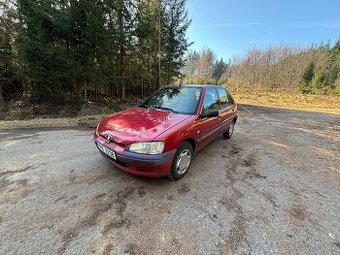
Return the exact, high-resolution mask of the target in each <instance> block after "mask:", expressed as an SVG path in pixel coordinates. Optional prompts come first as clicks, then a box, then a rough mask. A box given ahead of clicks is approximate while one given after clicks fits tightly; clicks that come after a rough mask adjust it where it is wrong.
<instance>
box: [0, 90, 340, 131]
mask: <svg viewBox="0 0 340 255" xmlns="http://www.w3.org/2000/svg"><path fill="white" fill-rule="evenodd" d="M230 90H231V92H232V94H233V95H234V98H235V99H236V101H237V103H239V104H250V105H260V106H268V107H276V108H287V109H296V110H303V111H315V112H325V113H335V114H340V97H335V96H319V95H318V96H316V95H301V94H298V93H296V92H290V91H280V92H270V91H264V90H256V91H250V90H240V89H230ZM127 106H128V105H126V106H125V107H127ZM105 115H107V114H104V113H101V114H94V115H92V114H91V113H88V115H86V116H79V117H72V118H34V119H28V120H0V130H1V129H3V130H6V129H13V128H40V127H86V128H95V127H96V125H97V123H98V122H99V120H100V119H101V118H103V117H104V116H105Z"/></svg>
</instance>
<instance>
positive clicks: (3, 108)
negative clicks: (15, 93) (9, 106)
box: [0, 81, 5, 112]
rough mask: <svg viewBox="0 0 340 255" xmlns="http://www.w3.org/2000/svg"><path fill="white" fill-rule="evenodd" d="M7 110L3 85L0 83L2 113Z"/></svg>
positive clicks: (0, 109) (0, 107) (0, 108)
mask: <svg viewBox="0 0 340 255" xmlns="http://www.w3.org/2000/svg"><path fill="white" fill-rule="evenodd" d="M3 110H5V99H4V95H3V94H2V83H1V81H0V112H1V111H3Z"/></svg>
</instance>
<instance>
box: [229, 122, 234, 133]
mask: <svg viewBox="0 0 340 255" xmlns="http://www.w3.org/2000/svg"><path fill="white" fill-rule="evenodd" d="M233 132H234V123H231V124H230V126H229V130H228V134H229V136H231V135H232V134H233Z"/></svg>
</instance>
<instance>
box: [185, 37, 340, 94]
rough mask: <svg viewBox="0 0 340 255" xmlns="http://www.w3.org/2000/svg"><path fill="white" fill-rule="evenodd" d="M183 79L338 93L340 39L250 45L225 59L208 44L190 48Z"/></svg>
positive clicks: (188, 81) (197, 81)
mask: <svg viewBox="0 0 340 255" xmlns="http://www.w3.org/2000/svg"><path fill="white" fill-rule="evenodd" d="M184 74H185V79H184V80H185V82H187V83H201V84H204V83H206V84H211V83H219V84H227V85H228V86H231V87H239V88H250V89H254V88H260V89H289V90H297V89H299V90H300V92H302V93H305V94H338V95H340V40H338V41H337V42H335V43H334V44H321V45H313V46H311V47H308V48H300V47H293V46H277V47H272V46H270V47H267V48H264V49H259V48H252V49H250V50H248V51H247V52H246V53H245V54H244V55H243V56H235V57H234V58H233V59H231V60H229V61H228V62H224V61H223V59H221V60H218V58H217V57H216V54H214V53H213V51H212V50H210V49H209V48H206V49H202V50H201V51H200V52H197V51H190V52H189V54H188V56H187V59H186V65H185V68H184Z"/></svg>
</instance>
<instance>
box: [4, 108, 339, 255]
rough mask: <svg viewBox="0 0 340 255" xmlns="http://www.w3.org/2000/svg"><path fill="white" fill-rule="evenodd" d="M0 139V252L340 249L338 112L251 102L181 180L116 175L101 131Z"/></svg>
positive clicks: (23, 133)
mask: <svg viewBox="0 0 340 255" xmlns="http://www.w3.org/2000/svg"><path fill="white" fill-rule="evenodd" d="M0 132H1V133H0V162H1V164H0V254H124V253H125V254H185V255H187V254H339V253H340V155H339V152H340V116H339V115H331V114H322V113H310V112H301V111H291V110H282V109H280V110H278V109H273V108H265V107H254V106H241V110H240V118H239V122H238V125H237V126H236V129H235V133H234V136H233V138H232V139H231V140H223V139H222V138H219V139H217V140H216V141H214V142H213V143H211V144H210V145H208V146H207V147H205V148H204V149H203V150H202V151H201V152H199V153H198V154H197V155H196V156H195V159H194V162H193V164H192V166H191V168H190V172H189V173H188V174H187V176H185V177H184V178H183V179H182V180H180V181H178V182H171V181H169V180H167V179H165V178H164V179H146V178H138V177H133V176H131V175H128V174H126V173H123V172H121V171H119V170H117V169H115V168H113V167H112V166H111V165H110V163H109V162H107V161H106V160H105V159H104V158H102V157H101V156H100V155H99V154H98V152H97V151H96V149H95V147H94V144H93V141H92V131H91V130H77V129H70V130H68V129H60V130H59V129H13V130H3V131H0Z"/></svg>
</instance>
